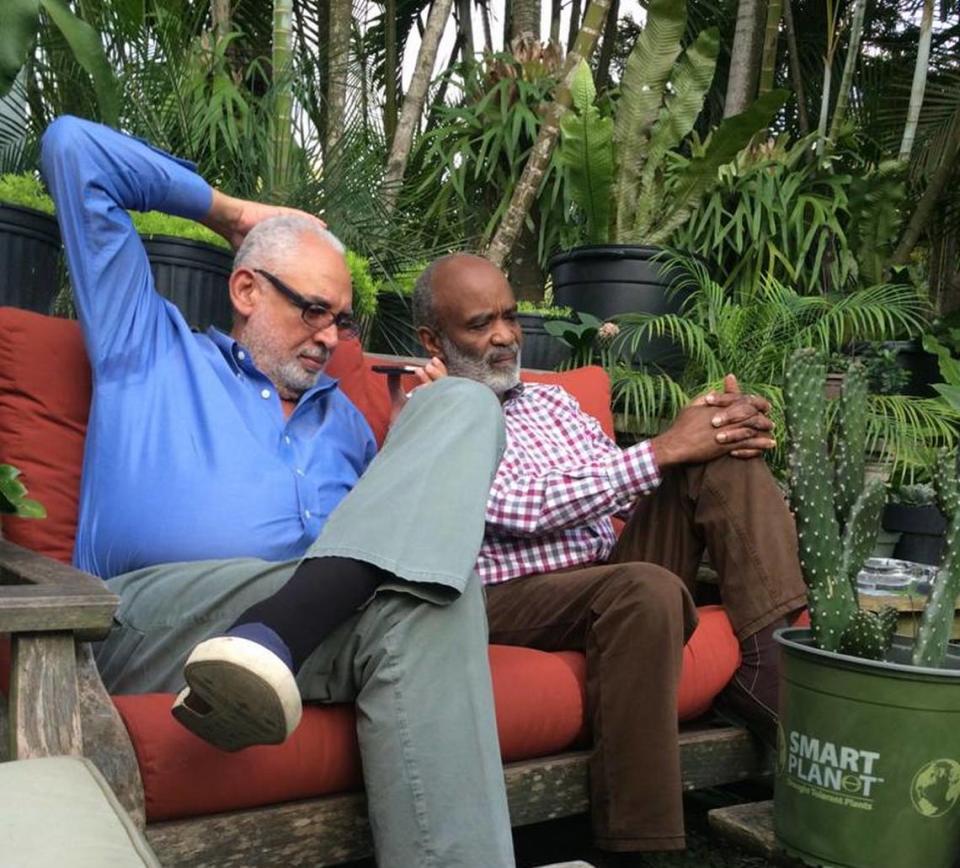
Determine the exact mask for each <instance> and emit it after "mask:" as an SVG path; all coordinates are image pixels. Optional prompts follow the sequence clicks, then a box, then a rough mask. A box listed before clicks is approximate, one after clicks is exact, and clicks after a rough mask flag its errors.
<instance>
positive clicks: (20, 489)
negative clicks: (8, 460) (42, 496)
mask: <svg viewBox="0 0 960 868" xmlns="http://www.w3.org/2000/svg"><path fill="white" fill-rule="evenodd" d="M19 476H20V471H19V470H18V469H17V468H16V467H13V466H12V465H10V464H0V514H4V515H16V516H19V517H20V518H46V517H47V511H46V510H45V509H44V508H43V506H42V505H41V504H40V503H38V502H37V501H36V500H31V499H30V498H29V497H27V493H28V492H27V487H26V486H25V485H24V484H23V483H22V482H21V481H20V479H19Z"/></svg>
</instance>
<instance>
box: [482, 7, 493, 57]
mask: <svg viewBox="0 0 960 868" xmlns="http://www.w3.org/2000/svg"><path fill="white" fill-rule="evenodd" d="M489 2H490V0H481V2H480V18H481V20H482V21H483V50H484V51H485V52H487V54H491V53H493V29H492V28H491V27H490V6H489Z"/></svg>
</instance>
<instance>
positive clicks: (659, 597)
mask: <svg viewBox="0 0 960 868" xmlns="http://www.w3.org/2000/svg"><path fill="white" fill-rule="evenodd" d="M604 591H605V593H604V597H605V598H606V607H607V609H608V610H613V609H616V610H619V611H621V612H622V613H623V615H624V616H625V617H626V618H627V619H629V620H634V621H637V622H639V621H643V622H645V623H647V624H649V623H658V622H660V623H664V624H667V623H670V622H679V623H682V624H683V625H684V634H685V636H689V634H690V633H691V632H692V631H693V629H694V627H696V623H697V615H696V605H695V604H694V602H693V598H692V597H691V596H690V592H689V590H687V587H686V585H685V584H684V582H683V580H682V579H681V578H680V577H679V576H677V575H675V574H674V573H671V572H670V571H669V570H667V569H664V568H663V567H661V566H658V565H657V564H650V563H644V562H640V561H633V562H628V563H624V564H620V565H619V567H618V569H617V571H616V572H615V573H614V574H613V575H611V576H610V577H609V579H608V581H607V582H606V588H605V589H604Z"/></svg>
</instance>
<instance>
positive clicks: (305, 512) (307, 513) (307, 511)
mask: <svg viewBox="0 0 960 868" xmlns="http://www.w3.org/2000/svg"><path fill="white" fill-rule="evenodd" d="M310 515H311V513H310V510H309V509H305V510H304V511H303V517H304V518H310Z"/></svg>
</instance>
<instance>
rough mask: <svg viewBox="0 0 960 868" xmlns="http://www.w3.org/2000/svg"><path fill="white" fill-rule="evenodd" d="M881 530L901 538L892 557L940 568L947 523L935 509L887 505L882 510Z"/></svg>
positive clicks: (902, 504) (901, 504)
mask: <svg viewBox="0 0 960 868" xmlns="http://www.w3.org/2000/svg"><path fill="white" fill-rule="evenodd" d="M883 528H884V530H888V531H894V532H899V533H901V534H902V536H901V537H900V541H899V542H898V543H897V545H896V548H894V550H893V556H894V557H895V558H899V559H900V560H903V561H914V562H916V563H920V564H934V565H936V564H939V563H940V559H941V558H942V557H943V548H944V543H945V536H944V535H945V532H946V529H947V519H946V518H945V517H944V515H943V513H942V512H940V510H939V509H937V507H935V506H908V505H907V504H904V503H888V504H887V505H886V507H885V508H884V510H883Z"/></svg>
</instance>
